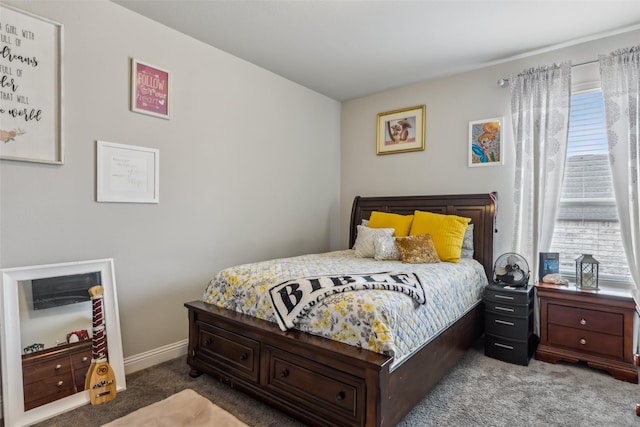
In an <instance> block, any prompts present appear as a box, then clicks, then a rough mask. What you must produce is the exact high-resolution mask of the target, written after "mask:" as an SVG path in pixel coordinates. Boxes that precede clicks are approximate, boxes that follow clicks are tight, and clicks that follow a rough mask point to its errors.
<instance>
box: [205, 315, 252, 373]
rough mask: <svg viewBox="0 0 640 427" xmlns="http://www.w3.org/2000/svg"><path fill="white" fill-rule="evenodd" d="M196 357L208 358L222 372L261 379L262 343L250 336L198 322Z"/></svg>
mask: <svg viewBox="0 0 640 427" xmlns="http://www.w3.org/2000/svg"><path fill="white" fill-rule="evenodd" d="M196 353H197V355H196V357H197V358H199V359H207V360H208V361H210V362H211V363H213V364H214V365H215V366H217V367H218V368H219V369H220V370H221V371H222V372H229V373H233V374H235V375H238V376H240V377H243V378H246V379H248V380H251V381H253V382H258V381H259V375H260V368H259V362H260V344H259V343H258V342H257V341H254V340H252V339H250V338H247V337H245V336H242V335H238V334H234V333H232V332H229V331H225V330H223V329H220V328H217V327H215V326H213V325H210V324H208V323H203V322H198V345H197V350H196Z"/></svg>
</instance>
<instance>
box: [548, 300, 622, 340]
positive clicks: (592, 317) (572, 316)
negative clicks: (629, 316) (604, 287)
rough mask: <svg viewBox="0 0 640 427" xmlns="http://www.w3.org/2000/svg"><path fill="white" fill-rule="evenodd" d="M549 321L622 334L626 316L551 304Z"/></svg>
mask: <svg viewBox="0 0 640 427" xmlns="http://www.w3.org/2000/svg"><path fill="white" fill-rule="evenodd" d="M547 321H548V322H549V323H553V324H554V325H562V326H568V327H570V328H577V329H583V330H587V331H593V332H600V333H603V334H610V335H616V336H622V332H623V330H624V323H623V322H624V318H623V315H622V314H619V313H608V312H604V311H598V310H588V309H584V308H577V307H567V306H565V305H557V304H549V306H548V313H547Z"/></svg>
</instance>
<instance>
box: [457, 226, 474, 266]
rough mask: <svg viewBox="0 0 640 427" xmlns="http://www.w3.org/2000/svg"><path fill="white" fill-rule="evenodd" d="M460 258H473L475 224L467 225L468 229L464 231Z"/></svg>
mask: <svg viewBox="0 0 640 427" xmlns="http://www.w3.org/2000/svg"><path fill="white" fill-rule="evenodd" d="M460 258H473V224H469V225H467V229H466V230H465V231H464V238H463V239H462V250H461V251H460Z"/></svg>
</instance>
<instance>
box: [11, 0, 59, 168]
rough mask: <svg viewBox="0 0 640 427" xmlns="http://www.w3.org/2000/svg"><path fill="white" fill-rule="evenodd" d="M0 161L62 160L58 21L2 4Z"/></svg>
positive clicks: (42, 161)
mask: <svg viewBox="0 0 640 427" xmlns="http://www.w3.org/2000/svg"><path fill="white" fill-rule="evenodd" d="M0 16H2V25H1V26H0V38H1V39H2V44H1V45H0V48H1V49H2V55H0V79H1V80H2V84H1V86H0V159H6V160H18V161H24V162H37V163H51V164H62V163H63V162H64V158H63V146H62V103H61V99H62V25H61V24H58V23H57V22H53V21H50V20H48V19H46V18H42V17H39V16H36V15H33V14H31V13H28V12H25V11H21V10H19V9H15V8H13V7H10V6H6V5H4V4H0Z"/></svg>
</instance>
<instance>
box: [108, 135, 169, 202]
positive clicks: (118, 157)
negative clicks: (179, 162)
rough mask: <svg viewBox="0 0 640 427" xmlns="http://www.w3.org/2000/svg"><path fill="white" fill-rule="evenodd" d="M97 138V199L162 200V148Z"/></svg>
mask: <svg viewBox="0 0 640 427" xmlns="http://www.w3.org/2000/svg"><path fill="white" fill-rule="evenodd" d="M96 142H97V144H96V157H97V179H96V185H97V189H96V200H97V201H98V202H121V203H158V202H159V201H160V200H159V199H160V150H158V149H156V148H146V147H138V146H134V145H125V144H116V143H113V142H106V141H96Z"/></svg>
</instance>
